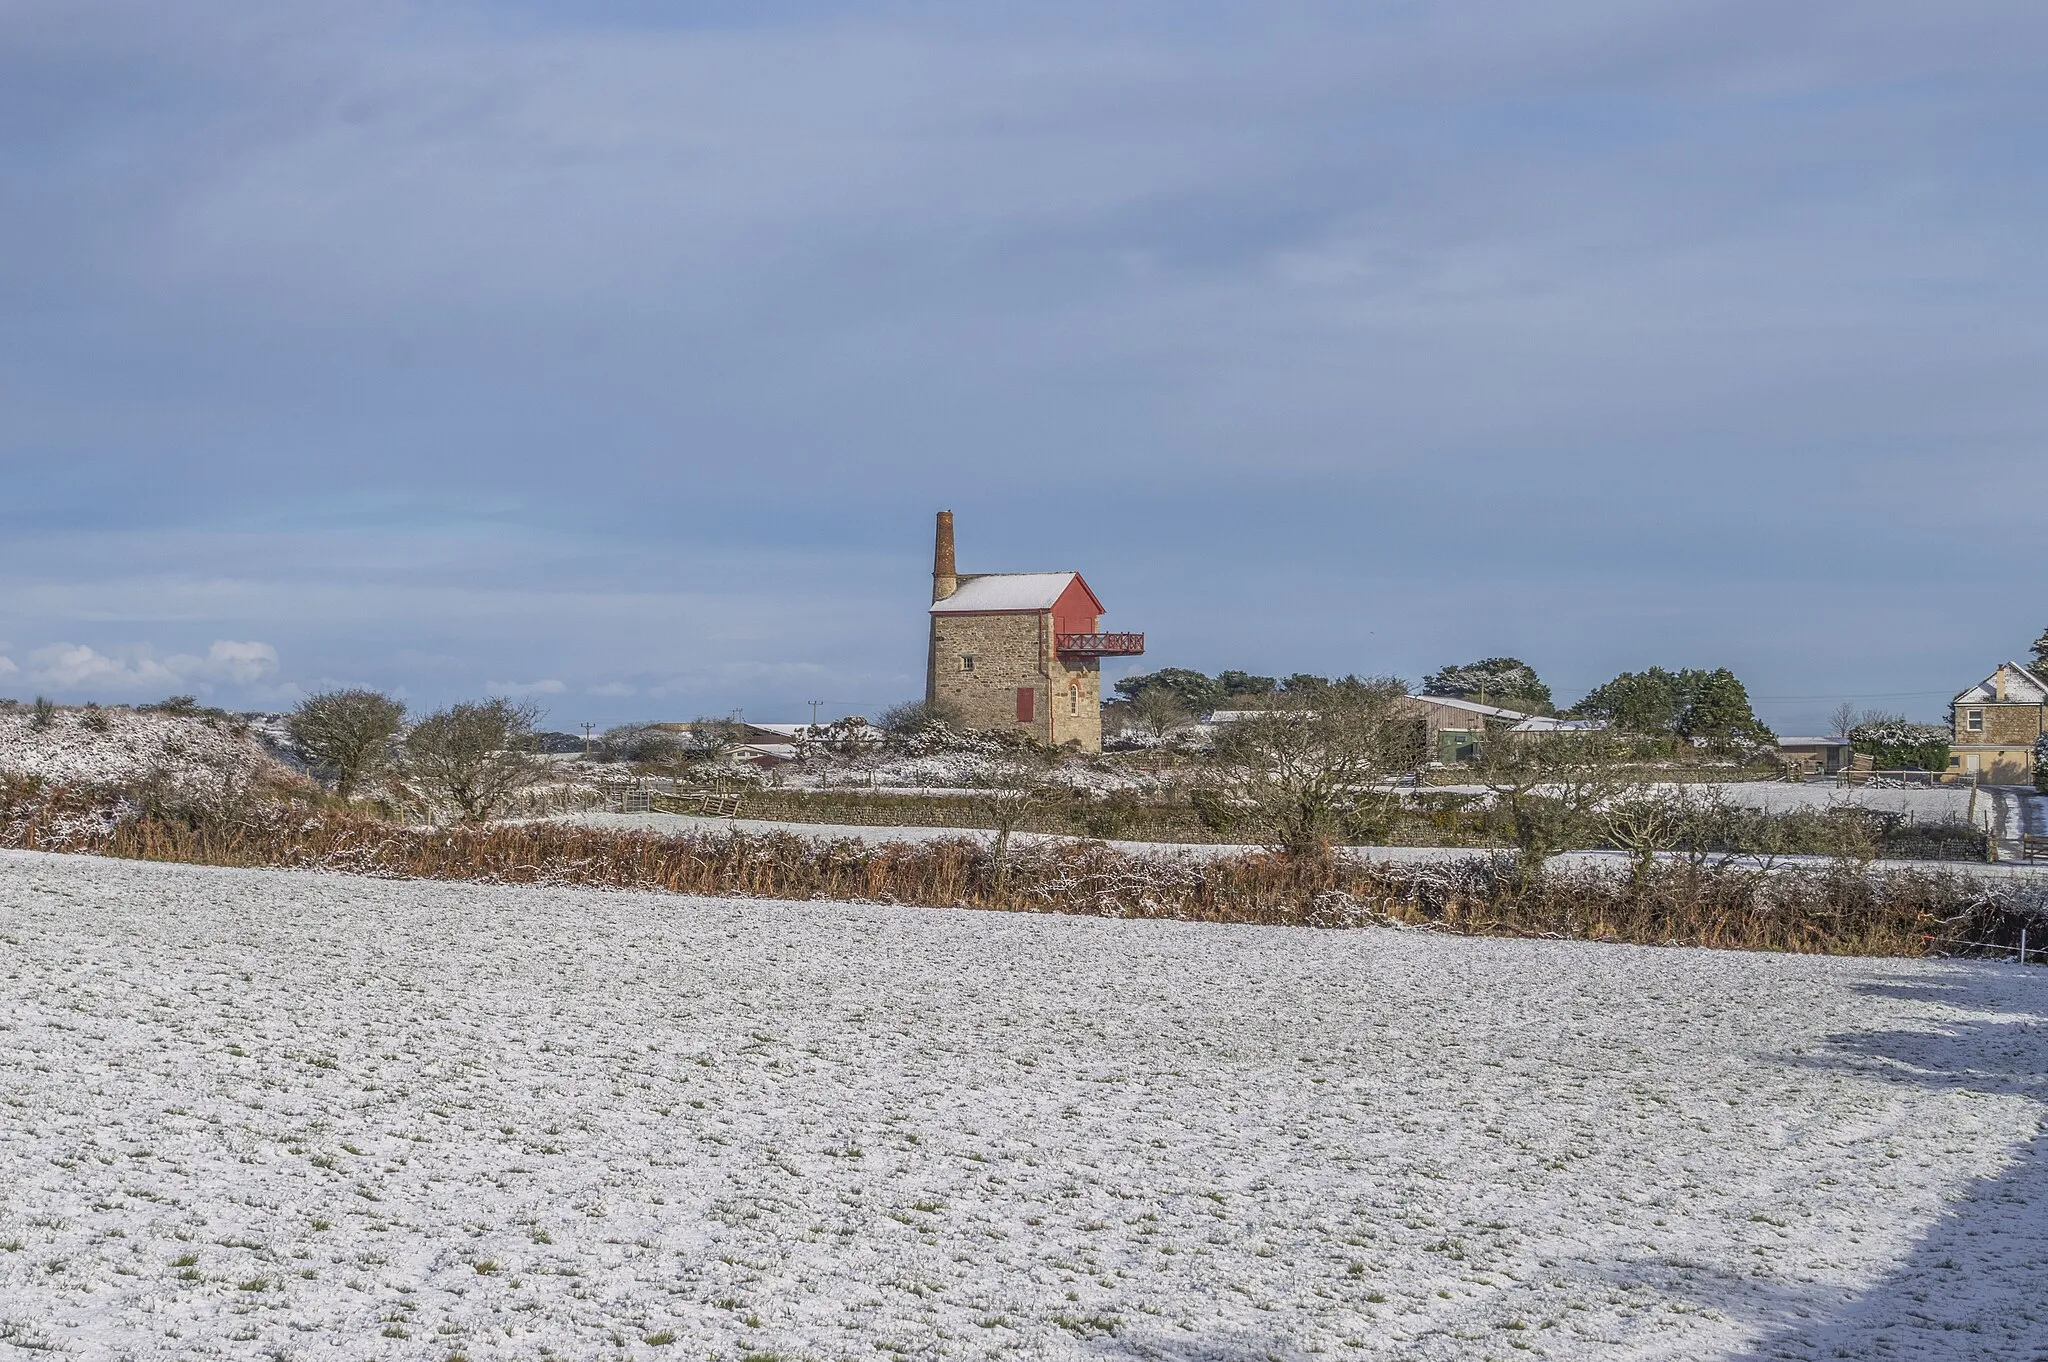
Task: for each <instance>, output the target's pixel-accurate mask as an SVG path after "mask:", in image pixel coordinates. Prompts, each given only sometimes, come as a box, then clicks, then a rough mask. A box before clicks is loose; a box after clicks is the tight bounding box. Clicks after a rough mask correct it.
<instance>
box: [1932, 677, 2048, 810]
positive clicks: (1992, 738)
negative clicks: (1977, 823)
mask: <svg viewBox="0 0 2048 1362" xmlns="http://www.w3.org/2000/svg"><path fill="white" fill-rule="evenodd" d="M1951 712H1952V713H1953V715H1954V718H1955V734H1954V736H1953V737H1951V738H1950V740H1949V746H1948V750H1949V758H1948V764H1949V766H1950V767H1951V768H1952V769H1955V770H1959V771H1965V772H1975V773H1976V774H1977V777H1978V779H1980V780H1983V781H1985V782H1987V783H1989V784H1993V785H2029V784H2032V783H2033V780H2034V744H2035V743H2036V742H2038V741H2039V740H2040V738H2041V735H2042V733H2043V732H2044V731H2048V682H2043V681H2042V680H2041V678H2040V677H2038V676H2036V675H2034V673H2033V672H2031V671H2028V670H2027V669H2026V668H2025V667H2022V666H2021V665H2020V664H2019V663H2017V662H2006V663H2002V664H2000V666H1999V668H1998V670H1997V671H1995V672H1993V673H1991V675H1989V676H1987V677H1985V678H1984V679H1983V680H1982V681H1979V682H1978V683H1977V684H1976V685H1974V686H1972V687H1970V688H1969V689H1968V690H1966V691H1964V692H1963V693H1962V694H1960V695H1958V696H1957V697H1956V699H1955V706H1954V708H1953V710H1952V711H1951Z"/></svg>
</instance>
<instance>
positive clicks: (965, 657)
mask: <svg viewBox="0 0 2048 1362" xmlns="http://www.w3.org/2000/svg"><path fill="white" fill-rule="evenodd" d="M960 670H961V671H963V672H971V671H973V670H974V654H973V653H962V654H960Z"/></svg>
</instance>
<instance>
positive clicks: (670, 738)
mask: <svg viewBox="0 0 2048 1362" xmlns="http://www.w3.org/2000/svg"><path fill="white" fill-rule="evenodd" d="M683 750H684V739H683V737H682V735H680V734H678V733H676V732H675V731H674V730H672V729H667V728H663V727H662V726H661V725H659V724H620V725H619V726H617V727H615V728H607V729H606V730H605V731H604V736H603V737H601V738H599V739H598V743H597V751H598V755H599V756H601V757H602V758H603V759H604V760H606V761H624V762H631V763H632V764H634V765H636V766H666V765H669V764H671V763H673V762H675V761H677V760H678V759H679V758H681V757H682V755H683Z"/></svg>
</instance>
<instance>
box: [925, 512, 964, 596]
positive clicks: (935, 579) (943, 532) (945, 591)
mask: <svg viewBox="0 0 2048 1362" xmlns="http://www.w3.org/2000/svg"><path fill="white" fill-rule="evenodd" d="M959 589H960V576H959V574H958V573H957V572H956V571H955V570H954V567H953V513H952V512H951V511H941V512H939V533H938V538H937V541H936V542H935V543H934V544H933V545H932V601H933V603H934V604H936V603H937V602H939V601H943V600H944V599H946V597H948V596H950V595H952V594H953V593H954V592H956V591H958V590H959Z"/></svg>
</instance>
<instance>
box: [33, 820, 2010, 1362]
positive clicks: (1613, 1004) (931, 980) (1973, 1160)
mask: <svg viewBox="0 0 2048 1362" xmlns="http://www.w3.org/2000/svg"><path fill="white" fill-rule="evenodd" d="M0 972H4V976H5V987H4V990H0V1100H4V1102H5V1106H4V1107H0V1339H6V1340H8V1341H10V1342H13V1343H14V1344H16V1345H17V1346H28V1347H47V1348H49V1349H53V1350H55V1351H57V1352H59V1353H69V1354H71V1355H74V1356H80V1357H133V1358H170V1357H179V1358H189V1357H257V1356H273V1357H304V1358H325V1357H350V1358H361V1357H391V1358H435V1359H440V1358H446V1357H449V1356H452V1355H462V1356H467V1357H470V1358H479V1359H481V1358H499V1357H515V1356H516V1357H536V1356H545V1355H548V1354H549V1351H550V1350H552V1352H553V1354H555V1355H560V1356H567V1357H576V1358H595V1357H609V1356H622V1357H623V1356H631V1357H643V1358H657V1357H669V1356H676V1357H696V1358H702V1357H722V1358H728V1359H734V1360H735V1362H737V1360H738V1359H743V1358H749V1357H752V1358H757V1359H759V1358H766V1357H768V1356H770V1355H774V1356H780V1357H785V1358H798V1357H801V1358H827V1357H862V1358H866V1357H873V1356H876V1355H878V1353H879V1352H882V1351H886V1352H889V1353H894V1354H898V1355H915V1356H919V1357H1036V1358H1055V1357H1070V1358H1083V1357H1113V1356H1130V1357H1148V1358H1171V1359H1198V1358H1201V1359H1211V1358H1213V1359H1252V1358H1297V1357H1305V1356H1307V1355H1308V1354H1310V1353H1317V1354H1320V1355H1325V1356H1334V1357H1339V1358H1346V1357H1356V1358H1404V1359H1406V1358H1417V1359H1452V1358H1456V1359H1468V1358H1474V1359H1476V1358H1510V1357H1516V1356H1522V1355H1530V1356H1549V1357H1599V1358H1663V1359H1680V1358H1683V1359H1700V1358H1735V1357H1792V1358H1832V1357H1881V1356H1889V1357H1900V1358H1922V1359H1947V1358H1994V1357H1997V1358H2008V1357H2032V1356H2035V1355H2037V1353H2038V1350H2040V1349H2042V1348H2048V1215H2044V1214H2043V1209H2044V1208H2043V1206H2042V1198H2043V1196H2044V1195H2048V1192H2044V1183H2043V1181H2042V1178H2043V1175H2044V1174H2048V1166H2044V1165H2048V1160H2044V1159H2043V1157H2042V1152H2041V1150H2042V1143H2041V1137H2040V1128H2041V1114H2042V1101H2043V1098H2044V1096H2048V1089H2044V1082H2043V1079H2042V1074H2043V1072H2044V1069H2048V1063H2044V1061H2048V1047H2044V1025H2048V1020H2044V1014H2048V1008H2044V1006H2043V1004H2044V1000H2048V971H2044V970H2022V969H2020V968H2019V967H2017V966H1996V965H1981V964H1980V965H1964V964H1952V963H1937V962H1905V961H1887V960H1847V959H1818V958H1809V957H1793V956H1769V955H1738V954H1726V953H1712V952H1702V951H1687V950H1677V949H1667V950H1644V949H1631V948H1625V947H1611V946H1594V945H1586V944H1575V943H1564V942H1531V941H1499V940H1468V939H1446V938H1441V937H1437V936H1434V935H1431V934H1428V933H1423V932H1393V931H1358V932H1309V931H1295V930H1285V929H1262V928H1233V927H1218V926H1209V925H1200V924H1179V923H1160V922H1119V921H1102V920H1094V919H1083V918H1058V917H1032V916H1021V915H999V914H975V913H965V912H945V911H930V910H915V909H897V908H886V907H879V906H854V905H840V904H825V903H812V904H783V903H767V902H748V901H731V900H727V901H707V900H691V899H683V898H675V897H665V896H657V895H641V894H604V893H598V892H591V891H566V890H559V889H533V888H504V887H490V886H482V885H468V884H431V883H419V882H410V883H407V882H392V881H381V880H367V879H350V878H345V877H340V876H328V875H313V874H306V873H292V872H273V871H231V870H217V869H201V868H191V867H171V866H161V865H149V864H139V863H124V862H116V861H100V860H93V859H87V858H69V857H52V856H37V855H31V854H25V853H10V854H5V855H0Z"/></svg>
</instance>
